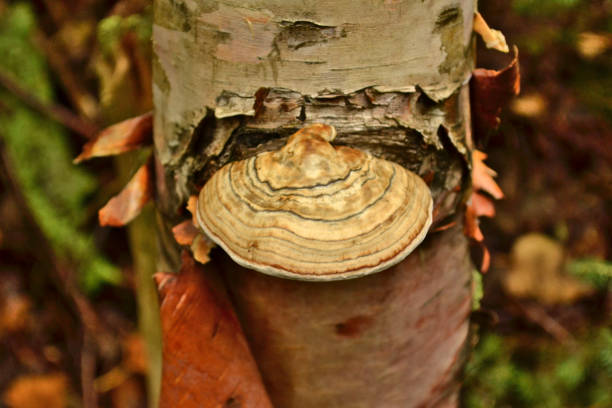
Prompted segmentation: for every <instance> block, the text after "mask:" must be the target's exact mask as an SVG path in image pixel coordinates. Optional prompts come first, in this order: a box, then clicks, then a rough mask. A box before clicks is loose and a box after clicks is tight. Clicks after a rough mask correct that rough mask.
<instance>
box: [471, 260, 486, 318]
mask: <svg viewBox="0 0 612 408" xmlns="http://www.w3.org/2000/svg"><path fill="white" fill-rule="evenodd" d="M483 295H484V290H483V288H482V274H481V273H480V272H479V271H477V270H476V269H472V310H478V309H480V301H481V300H482V297H483Z"/></svg>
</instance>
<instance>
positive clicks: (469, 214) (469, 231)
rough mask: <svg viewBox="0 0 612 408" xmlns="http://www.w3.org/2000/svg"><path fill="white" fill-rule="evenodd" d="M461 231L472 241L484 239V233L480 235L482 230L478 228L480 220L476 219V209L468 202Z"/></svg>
mask: <svg viewBox="0 0 612 408" xmlns="http://www.w3.org/2000/svg"><path fill="white" fill-rule="evenodd" d="M463 233H464V234H465V236H466V237H469V238H472V239H473V240H474V241H477V242H482V241H483V240H484V235H482V231H481V230H480V222H479V221H478V216H477V215H476V210H475V209H474V207H473V206H472V205H469V204H468V205H467V206H466V208H465V218H464V222H463Z"/></svg>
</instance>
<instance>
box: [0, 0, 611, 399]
mask: <svg viewBox="0 0 612 408" xmlns="http://www.w3.org/2000/svg"><path fill="white" fill-rule="evenodd" d="M479 7H480V10H481V13H482V14H483V16H484V17H485V19H486V20H487V21H488V23H489V25H491V26H492V27H494V28H497V29H500V30H502V31H503V32H504V33H505V35H506V37H507V39H508V42H509V43H511V44H517V45H518V47H519V49H520V62H521V75H522V93H521V95H520V96H519V97H518V98H516V99H515V100H514V101H513V102H512V104H511V106H510V107H509V108H508V109H507V110H506V111H505V112H504V115H503V117H502V125H501V127H500V129H499V130H498V131H497V132H495V133H492V134H490V135H488V136H487V138H486V139H487V140H483V141H481V142H482V145H481V146H480V148H481V149H482V150H484V151H485V152H487V154H489V159H488V160H487V163H488V164H489V165H490V166H491V167H492V168H494V169H495V170H496V171H497V172H498V173H499V177H498V182H499V184H500V186H501V187H502V189H503V190H504V192H505V194H506V198H505V199H504V200H502V201H499V202H497V203H496V206H497V212H498V214H497V216H496V217H495V218H494V219H485V220H483V221H482V223H481V226H482V228H483V231H484V233H485V242H486V244H487V246H488V248H489V249H490V251H491V253H492V267H491V270H490V271H489V272H488V273H487V274H486V275H484V276H482V279H480V278H481V277H480V275H476V276H477V279H476V281H477V282H481V283H480V285H481V287H479V288H477V289H478V291H480V290H482V293H483V297H482V298H481V299H480V301H479V302H477V303H479V304H476V305H475V308H474V312H473V319H472V320H473V328H472V341H473V343H474V345H475V350H474V352H473V354H472V356H471V359H470V361H469V363H468V366H467V368H466V370H465V381H464V383H465V386H464V389H463V392H462V404H463V406H466V407H602V408H603V407H612V328H611V323H612V317H611V315H612V314H611V312H612V296H611V294H610V293H611V291H610V289H611V282H612V280H611V279H612V263H610V261H609V260H610V257H611V251H612V245H611V239H612V237H611V235H610V232H611V231H612V218H611V217H612V75H611V72H612V1H609V0H598V1H587V0H512V1H502V0H488V1H481V2H480V5H479ZM151 11H152V10H151V4H150V1H147V0H118V1H117V0H70V1H69V0H31V1H19V2H16V1H6V0H0V56H1V57H0V155H1V157H2V163H1V166H0V186H1V187H0V188H1V189H0V270H1V271H2V279H1V280H0V362H1V363H0V404H4V405H6V406H11V407H17V408H23V407H40V406H45V407H47V408H55V407H65V406H68V407H86V408H88V407H93V406H96V404H97V405H98V406H105V407H106V406H108V407H122V408H123V407H143V406H146V401H147V400H148V401H152V400H153V399H154V398H155V397H154V393H151V392H149V393H147V391H146V390H147V386H146V384H147V373H149V372H151V367H152V366H153V367H155V366H158V365H159V362H158V361H156V360H155V357H152V356H153V354H152V353H151V350H148V351H147V347H146V345H147V344H149V345H150V344H151V339H153V343H154V340H155V336H156V335H158V334H156V332H155V327H154V325H151V324H149V323H147V320H150V319H152V318H151V316H145V314H146V313H145V312H143V310H146V308H145V307H144V306H143V305H142V304H141V305H140V308H139V303H138V301H137V300H136V298H138V299H142V298H143V296H145V295H143V293H142V288H141V285H140V283H139V282H142V281H143V280H142V277H143V275H144V276H145V278H146V277H147V276H148V275H147V274H150V272H151V271H150V269H151V268H152V267H151V265H152V262H151V260H147V259H146V257H145V258H144V259H143V258H142V256H141V255H140V257H139V253H142V252H143V251H138V248H142V247H143V246H147V245H149V246H150V245H154V243H153V244H152V243H151V240H150V236H151V234H150V231H147V225H148V226H149V227H150V225H152V222H150V219H151V217H152V213H151V211H149V212H148V213H147V212H145V214H143V215H142V216H141V218H140V221H139V220H137V221H136V224H135V226H133V227H132V229H130V230H128V231H126V230H120V229H111V228H101V227H99V226H98V225H97V216H96V214H97V210H98V209H99V208H100V207H101V206H102V205H103V204H104V203H105V202H106V201H107V200H108V199H109V198H110V197H111V196H113V195H114V194H116V193H117V192H118V191H119V190H120V189H121V187H122V186H123V185H124V184H125V182H126V180H127V179H128V178H129V176H130V175H131V174H132V173H133V172H134V171H135V170H136V169H137V168H138V166H139V165H140V164H142V162H143V160H144V159H145V157H144V156H143V154H131V155H127V156H123V157H120V158H118V159H97V160H93V161H92V162H91V163H87V164H83V165H79V166H75V165H73V164H72V159H73V158H74V157H75V156H76V155H77V154H78V152H79V151H80V148H81V146H82V145H83V144H84V143H85V142H86V141H87V140H88V138H91V137H92V135H94V134H95V133H96V132H97V131H98V130H100V129H101V128H103V127H105V126H107V125H109V124H111V123H114V122H117V121H120V120H122V119H125V118H128V117H131V116H135V115H137V114H140V113H143V112H146V111H148V110H150V109H151V72H150V61H151V49H150V47H151V46H150V36H151ZM478 45H479V51H478V55H479V56H478V64H477V65H478V66H479V67H484V68H491V69H498V68H501V67H503V66H504V64H505V63H507V57H505V56H503V55H501V54H499V53H496V52H492V51H488V50H486V49H484V48H483V47H482V44H481V43H480V42H479V43H478ZM139 222H140V224H139ZM147 234H148V235H149V239H148V240H147V239H146V236H147ZM143 237H145V238H144V239H143ZM130 248H132V250H131V249H130ZM134 249H135V250H134ZM475 250H477V249H475ZM145 252H146V251H145ZM145 280H146V279H145ZM139 291H140V292H139ZM136 293H139V296H138V297H137V296H136V295H135V294H136ZM143 316H144V317H143ZM143 339H144V340H143ZM153 377H154V376H153ZM149 385H150V387H154V386H155V379H153V380H151V378H150V376H149Z"/></svg>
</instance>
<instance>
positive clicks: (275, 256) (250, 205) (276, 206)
mask: <svg viewBox="0 0 612 408" xmlns="http://www.w3.org/2000/svg"><path fill="white" fill-rule="evenodd" d="M335 133H336V132H335V129H334V128H333V127H331V126H327V125H321V124H318V125H312V126H308V127H306V128H304V129H301V130H300V131H298V132H297V133H295V134H294V135H292V136H291V137H290V138H289V140H288V141H287V144H286V145H285V146H284V147H283V148H282V149H280V150H279V151H276V152H267V153H262V154H260V155H258V156H256V157H253V158H250V159H247V160H243V161H238V162H233V163H230V164H228V165H226V166H225V167H223V168H221V169H220V170H219V171H218V172H217V173H215V174H214V175H213V177H211V179H210V180H209V181H208V183H207V184H206V185H205V186H204V188H203V189H202V191H201V192H200V196H199V200H198V209H197V216H198V222H199V224H200V226H201V227H202V228H203V229H204V231H205V232H206V234H208V235H209V236H210V237H211V238H212V239H213V240H214V241H215V242H216V243H217V244H219V246H221V247H222V248H223V249H225V251H226V252H227V253H228V254H229V255H230V256H231V257H232V259H234V261H236V262H237V263H239V264H241V265H243V266H245V267H247V268H250V269H254V270H256V271H259V272H262V273H266V274H269V275H275V276H280V277H285V278H291V279H300V280H319V281H329V280H337V279H350V278H356V277H359V276H363V275H367V274H371V273H374V272H378V271H381V270H383V269H386V268H388V267H389V266H391V265H394V264H396V263H398V262H400V261H401V260H402V259H404V258H405V257H406V256H407V255H408V254H409V253H410V252H412V250H413V249H414V248H415V247H416V246H417V245H419V243H420V242H421V241H422V240H423V238H424V237H425V235H426V234H427V230H428V229H429V226H430V225H431V211H432V198H431V193H430V191H429V188H428V187H427V185H426V184H425V183H424V182H423V180H421V178H419V177H418V176H417V175H415V174H414V173H412V172H410V171H408V170H406V169H405V168H403V167H402V166H400V165H398V164H395V163H392V162H389V161H386V160H380V159H377V158H375V157H373V156H371V155H369V154H367V153H365V152H362V151H360V150H356V149H352V148H349V147H345V146H336V147H334V146H332V145H331V144H330V143H329V142H330V141H331V140H333V138H334V136H335Z"/></svg>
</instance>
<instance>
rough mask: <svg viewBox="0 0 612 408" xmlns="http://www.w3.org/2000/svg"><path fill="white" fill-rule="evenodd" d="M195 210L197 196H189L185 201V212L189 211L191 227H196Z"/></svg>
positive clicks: (196, 207)
mask: <svg viewBox="0 0 612 408" xmlns="http://www.w3.org/2000/svg"><path fill="white" fill-rule="evenodd" d="M197 209H198V196H197V195H192V196H189V199H188V200H187V211H189V213H190V214H191V220H192V221H193V225H198V219H197V216H196V213H197Z"/></svg>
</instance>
